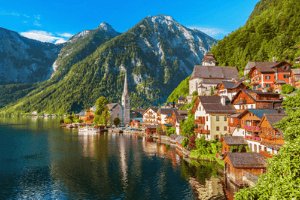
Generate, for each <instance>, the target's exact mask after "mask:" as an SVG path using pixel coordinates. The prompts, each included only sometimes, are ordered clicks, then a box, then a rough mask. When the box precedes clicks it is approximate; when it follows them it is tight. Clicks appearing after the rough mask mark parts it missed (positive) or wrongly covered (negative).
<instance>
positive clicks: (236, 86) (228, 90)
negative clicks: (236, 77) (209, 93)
mask: <svg viewBox="0 0 300 200" xmlns="http://www.w3.org/2000/svg"><path fill="white" fill-rule="evenodd" d="M246 88H247V87H246V86H245V84H244V83H243V82H238V81H222V83H219V84H218V85H217V88H216V89H217V94H218V95H219V96H227V97H228V98H229V100H232V99H233V97H234V96H235V95H236V94H237V93H238V92H239V91H240V90H241V89H246Z"/></svg>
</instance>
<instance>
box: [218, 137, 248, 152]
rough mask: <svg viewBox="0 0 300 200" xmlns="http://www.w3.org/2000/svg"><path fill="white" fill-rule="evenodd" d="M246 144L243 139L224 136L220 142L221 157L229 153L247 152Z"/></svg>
mask: <svg viewBox="0 0 300 200" xmlns="http://www.w3.org/2000/svg"><path fill="white" fill-rule="evenodd" d="M247 146H248V143H247V142H246V141H245V139H244V137H240V136H225V137H224V138H223V141H222V155H225V154H227V153H229V152H232V153H233V152H240V153H241V152H247Z"/></svg>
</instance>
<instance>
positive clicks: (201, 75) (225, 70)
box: [189, 65, 239, 95]
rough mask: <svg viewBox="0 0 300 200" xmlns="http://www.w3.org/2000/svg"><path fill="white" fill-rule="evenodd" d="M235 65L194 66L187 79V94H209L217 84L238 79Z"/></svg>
mask: <svg viewBox="0 0 300 200" xmlns="http://www.w3.org/2000/svg"><path fill="white" fill-rule="evenodd" d="M238 77H239V75H238V70H237V69H236V68H235V67H220V66H199V65H196V66H195V67H194V70H193V73H192V75H191V78H190V80H189V94H190V95H192V94H193V93H194V92H198V95H211V93H213V90H214V89H215V88H216V87H217V85H218V84H220V83H222V81H225V80H238Z"/></svg>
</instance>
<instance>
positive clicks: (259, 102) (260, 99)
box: [231, 89, 282, 111]
mask: <svg viewBox="0 0 300 200" xmlns="http://www.w3.org/2000/svg"><path fill="white" fill-rule="evenodd" d="M231 103H232V104H233V105H234V107H235V109H237V110H238V111H243V110H246V109H275V108H280V107H281V104H282V99H281V97H280V94H277V93H272V92H262V91H257V90H248V89H244V90H240V91H239V92H238V93H237V94H236V95H235V96H234V97H233V99H232V101H231Z"/></svg>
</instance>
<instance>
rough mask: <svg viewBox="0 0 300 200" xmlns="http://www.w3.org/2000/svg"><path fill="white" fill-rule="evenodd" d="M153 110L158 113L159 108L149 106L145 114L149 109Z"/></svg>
mask: <svg viewBox="0 0 300 200" xmlns="http://www.w3.org/2000/svg"><path fill="white" fill-rule="evenodd" d="M150 109H151V110H153V111H154V112H156V113H157V111H158V108H155V107H149V108H147V109H146V110H145V111H144V112H143V115H144V114H145V113H146V112H147V111H148V110H150Z"/></svg>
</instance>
